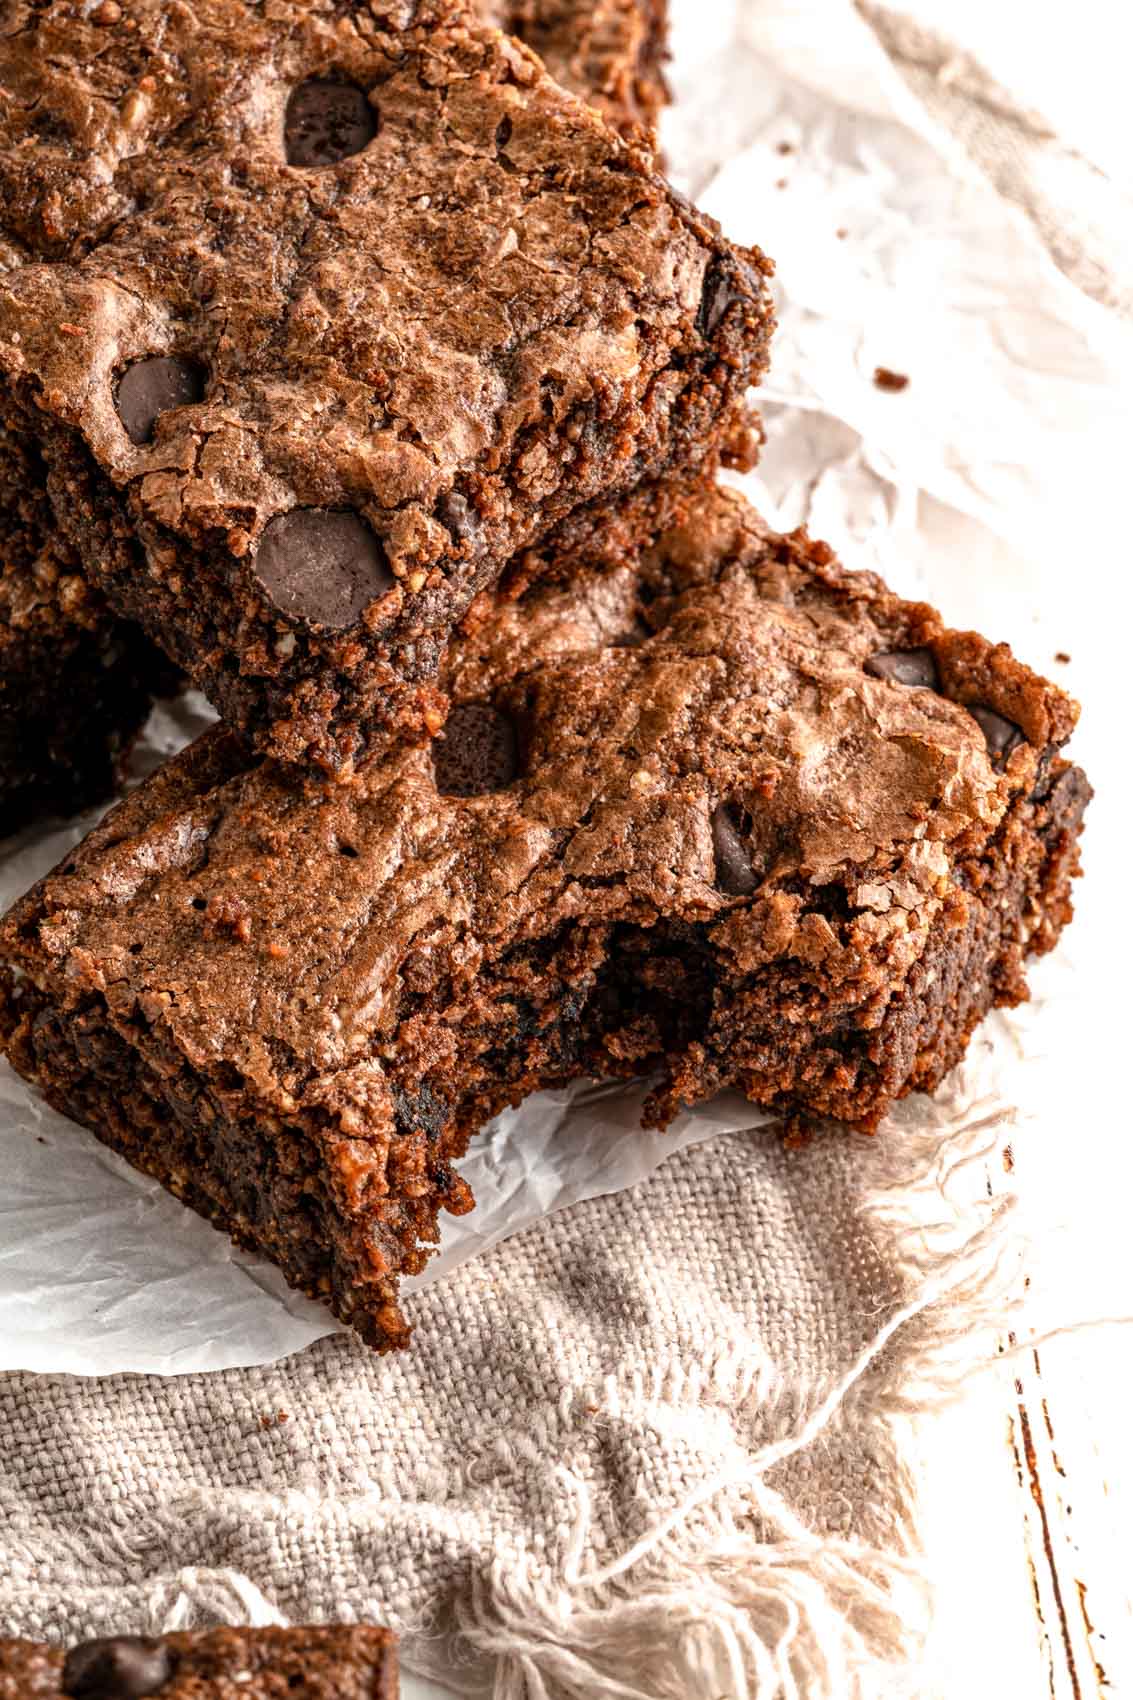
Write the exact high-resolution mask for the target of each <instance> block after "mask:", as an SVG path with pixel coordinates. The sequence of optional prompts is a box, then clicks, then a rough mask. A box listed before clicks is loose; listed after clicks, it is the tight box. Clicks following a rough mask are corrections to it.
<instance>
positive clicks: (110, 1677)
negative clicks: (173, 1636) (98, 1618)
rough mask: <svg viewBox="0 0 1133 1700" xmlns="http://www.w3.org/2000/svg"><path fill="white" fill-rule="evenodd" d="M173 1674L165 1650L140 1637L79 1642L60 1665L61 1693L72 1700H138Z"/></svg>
mask: <svg viewBox="0 0 1133 1700" xmlns="http://www.w3.org/2000/svg"><path fill="white" fill-rule="evenodd" d="M172 1674H173V1660H172V1658H171V1657H170V1654H169V1649H168V1648H167V1647H165V1646H163V1645H162V1643H161V1642H160V1641H151V1640H148V1639H147V1638H146V1637H145V1636H142V1635H111V1636H108V1637H107V1638H106V1639H105V1640H102V1641H82V1642H80V1643H79V1645H78V1646H77V1647H72V1648H71V1651H70V1652H69V1653H68V1654H67V1657H66V1659H65V1660H64V1663H63V1692H64V1694H68V1695H71V1696H72V1697H73V1700H141V1697H142V1696H143V1695H145V1694H156V1693H157V1692H158V1690H159V1689H161V1688H164V1687H165V1684H166V1683H167V1682H168V1681H169V1678H170V1677H171V1676H172Z"/></svg>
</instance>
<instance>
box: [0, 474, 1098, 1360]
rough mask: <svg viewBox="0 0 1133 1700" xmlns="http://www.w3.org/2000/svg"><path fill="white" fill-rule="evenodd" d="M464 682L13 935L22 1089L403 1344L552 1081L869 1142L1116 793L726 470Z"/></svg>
mask: <svg viewBox="0 0 1133 1700" xmlns="http://www.w3.org/2000/svg"><path fill="white" fill-rule="evenodd" d="M445 682H446V686H447V688H448V689H449V690H450V691H451V693H452V696H453V700H454V702H455V704H456V706H455V707H454V710H453V712H452V714H451V716H450V719H449V721H448V723H447V725H446V727H445V729H444V731H443V733H442V734H441V736H440V737H439V738H437V739H436V741H435V742H434V743H433V745H432V746H431V748H430V747H426V748H411V749H406V750H403V751H401V752H400V753H399V754H398V755H397V756H395V757H393V758H391V759H389V760H387V761H385V762H383V763H379V764H375V765H374V766H372V767H371V768H370V769H369V770H368V771H367V772H366V774H364V775H363V776H361V777H360V779H359V780H358V781H357V782H356V784H355V785H354V786H352V787H342V786H335V785H320V784H319V783H318V782H316V781H315V780H314V779H310V780H308V781H307V783H306V784H305V785H304V783H303V782H302V781H301V779H300V778H298V777H297V776H296V775H295V774H294V771H293V770H287V769H283V768H281V767H280V766H278V765H275V764H271V763H263V762H256V761H254V760H253V759H252V758H250V757H249V756H248V755H247V754H246V753H245V751H244V749H243V748H242V747H241V746H240V745H239V744H238V743H237V741H236V740H235V739H234V738H233V737H232V736H231V735H229V734H225V733H223V732H220V731H216V732H214V733H210V734H207V735H206V736H205V737H204V738H202V739H200V740H198V742H197V743H196V744H195V745H193V746H192V747H191V748H189V749H188V750H187V751H185V752H184V753H183V754H182V755H180V756H179V757H177V758H175V759H174V760H173V761H171V762H169V763H167V764H166V766H165V767H164V768H162V769H161V770H160V771H159V772H158V773H157V774H155V775H154V776H153V777H152V778H150V779H149V780H148V781H147V782H146V783H145V784H144V785H142V786H141V787H140V788H139V789H138V790H137V791H135V792H134V793H133V795H132V796H131V797H129V798H128V799H127V800H126V801H125V802H123V803H121V804H120V805H119V806H118V807H117V808H116V809H114V810H113V811H112V812H111V813H110V814H109V815H108V816H107V817H106V819H105V821H104V822H103V823H102V825H101V826H99V827H98V828H97V829H96V831H95V832H93V833H92V834H91V835H90V836H89V837H88V839H87V840H86V841H85V843H84V844H83V845H82V846H81V847H80V848H79V849H78V850H76V851H75V852H73V854H72V856H71V858H70V859H69V860H68V861H67V862H66V863H65V864H64V865H63V866H61V867H60V868H59V869H57V870H56V872H55V873H53V874H52V875H50V876H49V877H48V878H47V879H45V880H43V881H42V882H41V883H40V884H39V885H38V886H36V887H35V889H34V890H33V891H32V892H31V893H30V894H29V895H28V896H27V897H25V898H24V899H23V900H22V901H21V902H20V903H19V904H17V905H16V906H15V908H14V909H13V910H12V911H11V912H10V914H9V916H8V917H7V919H6V921H5V922H4V924H3V927H2V928H0V960H3V962H4V963H5V964H6V969H7V974H6V978H5V980H4V981H3V990H2V992H0V1022H2V1027H3V1033H4V1042H5V1048H6V1050H7V1053H8V1055H9V1056H10V1058H11V1060H12V1062H13V1063H14V1065H15V1067H16V1068H17V1069H18V1070H19V1071H20V1073H22V1074H23V1075H25V1076H27V1077H28V1078H29V1079H32V1080H34V1081H35V1082H37V1084H38V1085H39V1086H40V1087H41V1088H42V1090H43V1092H44V1093H45V1095H46V1096H47V1097H48V1099H49V1100H50V1101H51V1102H52V1103H53V1104H54V1105H55V1106H56V1107H57V1108H59V1109H61V1110H62V1111H64V1112H65V1113H67V1114H69V1115H71V1116H73V1117H75V1119H76V1120H78V1121H80V1122H83V1123H85V1124H86V1125H87V1126H89V1127H90V1128H92V1129H93V1130H94V1131H95V1132H96V1133H97V1134H98V1135H99V1137H100V1138H102V1139H103V1140H105V1141H106V1142H107V1143H108V1144H110V1145H112V1146H114V1147H115V1148H116V1149H117V1150H119V1151H121V1152H122V1153H124V1155H125V1156H126V1157H128V1158H129V1159H130V1161H131V1162H133V1163H135V1164H136V1165H137V1166H138V1167H139V1168H141V1169H144V1170H145V1171H147V1172H148V1173H150V1174H153V1175H155V1176H157V1177H158V1178H159V1179H160V1180H161V1181H162V1182H163V1183H164V1184H165V1185H166V1186H168V1187H169V1188H170V1189H171V1190H172V1191H173V1192H175V1193H176V1194H177V1196H178V1197H180V1198H182V1199H184V1200H185V1202H186V1203H188V1204H191V1205H192V1206H193V1207H194V1208H196V1209H198V1210H200V1211H201V1212H202V1213H204V1214H205V1215H207V1216H209V1217H211V1218H212V1220H213V1221H214V1222H216V1223H217V1224H218V1225H220V1226H221V1227H224V1228H226V1229H227V1230H228V1231H229V1232H230V1233H232V1234H233V1235H234V1236H235V1237H236V1238H237V1239H238V1240H239V1241H240V1242H241V1243H242V1244H244V1245H247V1246H250V1247H253V1248H255V1249H258V1250H260V1251H261V1252H263V1253H265V1254H266V1255H267V1256H269V1257H271V1258H274V1259H275V1261H276V1262H277V1263H278V1264H279V1265H280V1267H281V1268H282V1269H283V1271H284V1272H285V1274H286V1275H287V1277H288V1279H289V1280H291V1281H292V1282H294V1283H295V1285H297V1286H299V1287H301V1288H303V1289H304V1290H305V1291H308V1292H312V1293H320V1294H323V1295H325V1296H326V1298H327V1299H328V1300H329V1302H330V1303H331V1305H332V1306H333V1307H334V1309H335V1311H336V1312H337V1314H338V1315H339V1316H340V1317H342V1318H344V1319H346V1320H348V1321H350V1322H351V1323H353V1325H354V1326H355V1327H356V1328H357V1329H358V1330H359V1332H360V1333H361V1334H362V1335H363V1336H364V1337H365V1339H367V1340H368V1341H370V1342H371V1343H372V1344H375V1345H378V1346H389V1345H396V1344H401V1343H402V1342H404V1340H405V1339H406V1337H407V1329H406V1326H405V1323H404V1320H403V1318H402V1315H401V1311H400V1309H399V1307H398V1302H397V1285H398V1276H399V1275H400V1274H401V1273H403V1272H406V1271H409V1272H415V1271H417V1270H419V1269H420V1268H421V1267H422V1263H423V1260H424V1258H425V1256H426V1249H425V1248H426V1247H427V1246H428V1245H429V1244H431V1243H432V1242H433V1240H434V1238H435V1234H436V1224H437V1219H438V1212H439V1210H440V1209H441V1208H442V1207H447V1208H449V1209H450V1210H456V1211H461V1210H465V1209H467V1208H469V1207H470V1205H471V1202H472V1200H471V1197H470V1195H469V1192H468V1189H467V1186H466V1185H465V1184H464V1183H463V1182H462V1181H461V1180H460V1179H459V1177H458V1176H457V1175H456V1173H455V1172H454V1170H453V1167H452V1165H453V1161H454V1159H457V1158H459V1156H460V1155H461V1153H462V1152H463V1151H464V1149H465V1148H466V1145H467V1142H468V1139H469V1138H470V1136H471V1135H472V1134H473V1133H474V1132H475V1131H476V1130H477V1129H478V1128H480V1127H481V1126H482V1125H483V1124H484V1122H485V1121H486V1120H487V1119H488V1118H489V1117H490V1116H492V1115H493V1114H495V1113H496V1112H497V1111H499V1110H500V1109H501V1108H503V1107H504V1106H505V1105H506V1104H509V1103H515V1102H518V1101H519V1100H520V1099H521V1098H522V1096H523V1095H524V1094H525V1093H528V1092H531V1091H533V1090H535V1089H536V1088H538V1087H542V1086H548V1085H551V1084H554V1083H562V1082H565V1081H568V1080H570V1079H573V1078H575V1077H579V1076H616V1075H639V1074H656V1075H657V1076H658V1077H659V1084H658V1085H657V1087H656V1090H655V1091H654V1093H653V1095H652V1098H651V1100H650V1105H649V1115H650V1120H651V1123H652V1125H656V1126H659V1127H660V1126H663V1125H664V1124H665V1123H666V1122H667V1121H668V1120H669V1119H670V1118H671V1117H672V1115H673V1114H674V1112H675V1111H676V1109H677V1107H678V1105H680V1104H681V1103H696V1102H697V1101H699V1100H701V1099H705V1098H707V1097H709V1096H710V1095H712V1094H713V1093H715V1092H716V1091H718V1090H719V1089H721V1088H723V1087H726V1086H737V1087H739V1088H740V1089H741V1090H743V1091H744V1092H746V1093H747V1094H748V1096H749V1097H750V1098H751V1099H753V1100H754V1101H755V1102H756V1103H759V1104H763V1105H767V1106H770V1107H773V1108H775V1109H777V1110H780V1111H782V1112H783V1113H785V1114H787V1115H798V1114H812V1115H825V1116H834V1117H840V1118H843V1119H845V1120H847V1121H849V1122H852V1123H855V1124H856V1125H857V1126H859V1127H861V1128H864V1129H872V1128H875V1127H876V1126H877V1124H878V1122H879V1121H880V1119H881V1117H882V1116H883V1115H884V1114H885V1111H886V1110H887V1108H888V1107H889V1105H890V1104H891V1103H892V1101H893V1100H894V1099H895V1098H897V1097H899V1096H901V1095H902V1094H904V1093H906V1092H909V1091H911V1090H913V1089H914V1088H925V1089H928V1088H931V1087H933V1086H935V1085H936V1083H937V1082H938V1081H939V1080H940V1078H941V1077H942V1075H943V1074H944V1073H945V1071H946V1070H947V1069H948V1068H950V1067H951V1066H952V1064H953V1063H955V1062H956V1061H957V1059H958V1058H959V1057H960V1056H961V1054H962V1053H963V1050H964V1047H965V1045H966V1043H967V1040H968V1036H969V1034H970V1033H971V1031H972V1029H973V1027H974V1026H975V1024H976V1022H977V1021H978V1020H979V1019H980V1018H981V1016H983V1015H984V1014H985V1013H986V1011H987V1010H988V1009H989V1008H991V1007H992V1006H993V1005H995V1004H1009V1003H1014V1002H1017V1001H1018V1000H1019V999H1021V998H1022V997H1024V996H1025V995H1026V986H1025V982H1024V979H1023V959H1024V957H1025V956H1026V955H1027V954H1028V953H1029V952H1034V951H1041V950H1045V949H1047V948H1048V947H1049V946H1050V945H1051V944H1052V943H1053V941H1054V939H1055V937H1056V936H1057V934H1058V932H1059V929H1060V928H1061V927H1062V925H1063V923H1064V922H1065V921H1066V920H1067V919H1068V918H1069V915H1070V912H1071V911H1070V902H1069V886H1070V881H1071V878H1072V876H1073V874H1074V873H1075V872H1076V870H1077V865H1078V864H1077V847H1076V839H1077V834H1078V828H1079V823H1080V817H1081V813H1082V809H1083V807H1084V805H1085V802H1086V799H1087V797H1088V794H1089V793H1088V788H1087V786H1086V783H1085V780H1084V779H1083V777H1082V775H1081V773H1080V772H1079V771H1078V770H1077V769H1076V768H1074V767H1072V766H1070V765H1069V764H1068V763H1067V762H1066V761H1064V760H1062V759H1061V758H1060V756H1059V755H1058V747H1059V745H1060V744H1061V743H1062V741H1063V740H1064V739H1065V738H1066V737H1067V736H1068V734H1069V732H1070V730H1071V728H1072V726H1073V723H1074V719H1075V713H1076V710H1075V708H1074V705H1073V704H1072V703H1071V702H1070V701H1069V699H1068V698H1067V697H1066V696H1064V695H1063V693H1062V692H1061V691H1059V690H1058V689H1056V687H1054V686H1053V685H1049V684H1047V683H1046V682H1045V681H1043V680H1042V679H1039V678H1037V677H1036V676H1035V675H1034V674H1033V673H1031V672H1029V671H1028V670H1027V669H1026V668H1025V667H1023V666H1021V665H1020V664H1019V663H1018V662H1016V661H1015V660H1014V659H1013V657H1012V656H1011V653H1010V651H1009V650H1008V649H1007V648H1006V646H1003V645H999V646H995V645H992V644H989V643H987V642H986V641H985V640H984V639H983V638H980V637H977V636H975V635H974V634H971V633H962V632H955V631H951V630H949V629H948V628H946V627H945V626H943V625H942V624H941V621H940V619H939V617H938V616H937V615H936V613H935V612H934V611H933V610H932V609H931V608H928V607H926V606H925V605H923V604H920V603H910V602H903V601H901V600H899V599H898V598H897V597H895V596H893V595H891V594H890V593H889V592H888V591H887V590H886V589H885V588H884V586H883V585H882V584H881V583H880V581H879V580H877V579H876V578H874V577H872V576H871V575H868V574H854V573H849V572H846V571H844V570H843V568H842V567H840V566H839V565H838V563H837V561H836V560H835V559H834V558H833V556H832V554H831V551H830V550H829V549H828V548H827V547H826V546H825V545H823V544H820V543H812V542H810V541H809V540H808V539H807V538H806V536H805V535H803V534H797V535H795V536H792V537H787V538H782V537H776V536H774V535H772V534H770V533H768V532H767V531H766V530H765V528H764V527H763V525H762V524H761V522H760V521H759V519H758V518H757V516H756V515H755V514H754V512H753V511H752V510H751V509H750V507H748V506H747V504H746V503H745V502H744V501H743V500H742V499H741V498H740V497H738V496H736V495H734V494H731V493H729V492H726V491H723V490H704V491H701V492H700V493H699V494H694V495H693V496H691V497H690V505H689V508H688V511H687V513H686V517H685V520H684V523H683V524H682V525H680V526H679V527H678V528H676V529H674V530H673V531H672V532H670V533H669V534H668V535H666V536H664V537H662V538H661V539H659V540H658V541H656V543H655V546H654V547H653V548H652V549H651V550H649V551H648V552H646V553H644V554H643V555H642V556H641V557H640V559H639V561H638V563H637V569H636V570H633V569H630V568H628V567H626V566H624V565H623V566H620V567H615V568H613V569H612V570H610V571H609V572H607V573H606V574H604V575H603V574H599V573H593V574H590V575H587V574H585V573H577V574H575V575H574V576H573V577H569V578H568V580H567V582H565V583H564V584H556V583H555V582H554V581H553V579H552V578H551V576H550V574H549V573H546V574H544V575H543V576H542V577H541V578H537V579H536V581H535V582H534V583H533V584H532V585H531V586H530V587H529V588H528V589H527V590H526V591H525V592H524V593H523V594H521V595H519V596H517V597H516V598H515V599H513V600H512V601H510V602H507V601H505V600H503V599H502V597H501V595H500V594H499V593H498V592H497V593H492V594H489V593H485V595H484V596H483V597H482V598H481V599H480V601H478V602H477V603H476V604H475V605H474V606H473V608H472V609H471V610H470V613H469V615H468V617H467V619H466V621H465V625H464V630H463V632H462V635H461V638H460V641H459V644H458V645H457V646H456V647H455V648H454V650H453V652H452V655H451V660H450V670H449V673H448V675H447V677H446V681H445Z"/></svg>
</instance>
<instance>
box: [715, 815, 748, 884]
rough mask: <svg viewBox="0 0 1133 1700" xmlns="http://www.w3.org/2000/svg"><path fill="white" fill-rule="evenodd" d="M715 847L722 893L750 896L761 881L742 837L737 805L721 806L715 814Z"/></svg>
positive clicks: (717, 871)
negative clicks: (757, 878)
mask: <svg viewBox="0 0 1133 1700" xmlns="http://www.w3.org/2000/svg"><path fill="white" fill-rule="evenodd" d="M712 848H713V850H714V851H715V852H716V884H717V885H718V886H719V888H720V890H721V891H723V892H726V893H727V895H728V896H729V897H747V896H748V895H749V894H750V893H751V892H753V891H754V890H755V888H756V885H757V883H758V882H757V880H756V877H755V870H754V868H753V867H752V865H751V857H750V856H749V854H748V852H747V849H746V848H745V846H744V841H743V838H742V837H741V835H740V819H739V810H738V809H737V807H736V805H735V804H734V803H717V805H716V807H715V808H714V809H713V811H712Z"/></svg>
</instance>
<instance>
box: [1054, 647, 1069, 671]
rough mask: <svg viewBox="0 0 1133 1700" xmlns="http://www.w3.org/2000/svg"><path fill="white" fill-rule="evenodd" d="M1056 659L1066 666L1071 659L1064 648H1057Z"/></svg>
mask: <svg viewBox="0 0 1133 1700" xmlns="http://www.w3.org/2000/svg"><path fill="white" fill-rule="evenodd" d="M1054 659H1055V660H1056V661H1061V662H1062V665H1063V666H1064V667H1065V665H1066V663H1067V662H1068V661H1069V660H1070V657H1069V655H1068V654H1067V652H1066V651H1065V650H1064V649H1056V650H1055V652H1054Z"/></svg>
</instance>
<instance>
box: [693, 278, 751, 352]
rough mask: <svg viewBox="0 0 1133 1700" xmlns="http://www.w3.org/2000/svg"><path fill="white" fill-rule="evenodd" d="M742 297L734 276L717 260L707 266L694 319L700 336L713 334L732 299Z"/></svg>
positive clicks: (736, 299) (737, 299) (740, 298)
mask: <svg viewBox="0 0 1133 1700" xmlns="http://www.w3.org/2000/svg"><path fill="white" fill-rule="evenodd" d="M743 298H744V297H743V292H742V291H741V290H739V289H738V288H737V287H736V281H735V278H734V277H733V276H732V274H731V272H730V271H729V270H728V269H726V268H725V267H724V266H723V265H722V264H721V263H720V262H719V261H717V263H716V264H715V265H712V266H709V268H708V270H707V271H706V272H705V274H704V286H703V288H702V290H701V293H700V312H699V313H698V315H697V321H696V324H697V329H698V330H699V332H700V334H701V336H703V337H710V336H713V335H714V334H715V332H716V331H717V329H718V328H719V325H720V321H721V319H722V318H723V317H724V314H725V313H726V312H727V311H728V308H729V307H730V306H731V305H732V303H733V301H742V300H743Z"/></svg>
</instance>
